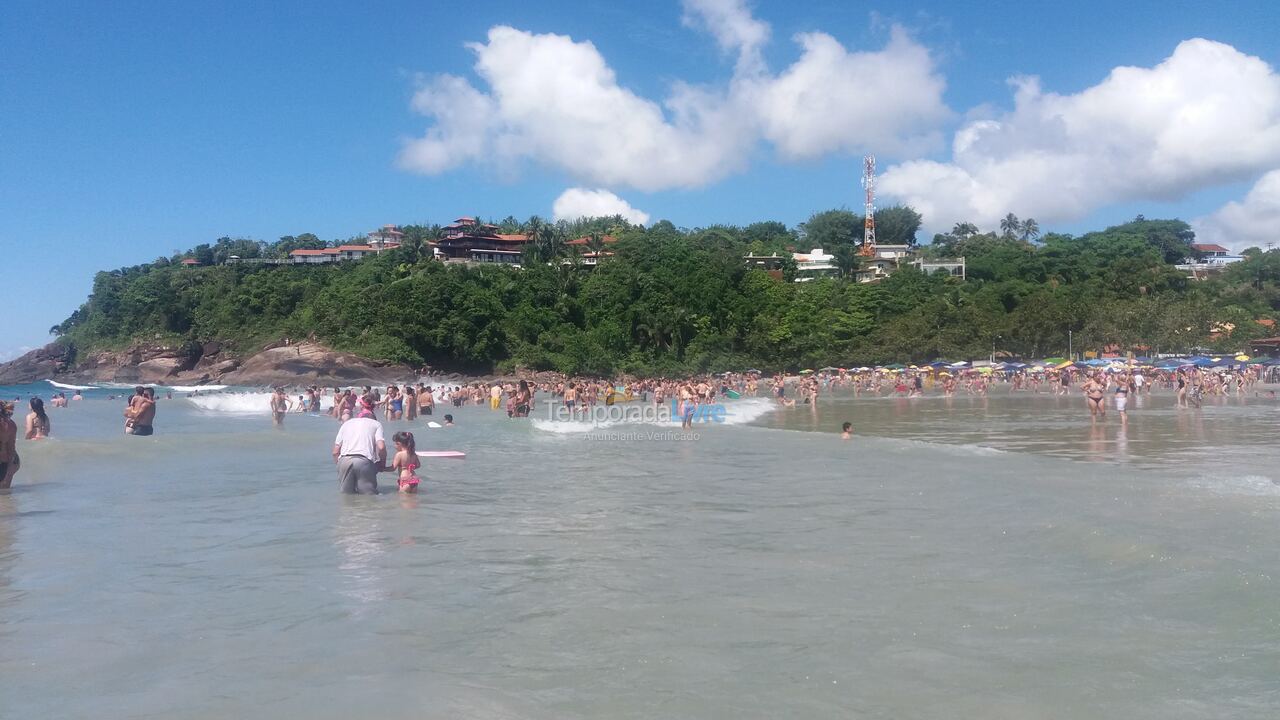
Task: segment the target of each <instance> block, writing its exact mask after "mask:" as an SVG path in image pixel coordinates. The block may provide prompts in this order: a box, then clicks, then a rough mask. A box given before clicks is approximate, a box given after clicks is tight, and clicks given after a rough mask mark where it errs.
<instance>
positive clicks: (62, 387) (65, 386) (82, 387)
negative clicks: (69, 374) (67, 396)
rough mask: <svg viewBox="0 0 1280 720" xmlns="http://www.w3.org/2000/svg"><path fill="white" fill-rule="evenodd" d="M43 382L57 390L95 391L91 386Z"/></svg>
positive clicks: (51, 381)
mask: <svg viewBox="0 0 1280 720" xmlns="http://www.w3.org/2000/svg"><path fill="white" fill-rule="evenodd" d="M45 382H47V383H49V384H50V385H52V386H54V387H56V388H58V389H59V390H96V389H97V388H96V387H94V386H93V385H68V384H66V383H60V382H55V381H53V380H45Z"/></svg>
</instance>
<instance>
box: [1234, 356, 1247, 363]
mask: <svg viewBox="0 0 1280 720" xmlns="http://www.w3.org/2000/svg"><path fill="white" fill-rule="evenodd" d="M1236 359H1237V360H1239V361H1240V362H1249V356H1248V355H1237V356H1236Z"/></svg>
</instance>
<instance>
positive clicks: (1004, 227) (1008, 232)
mask: <svg viewBox="0 0 1280 720" xmlns="http://www.w3.org/2000/svg"><path fill="white" fill-rule="evenodd" d="M1020 230H1022V223H1020V222H1018V216H1017V215H1014V214H1013V213H1009V214H1008V215H1005V216H1004V219H1003V220H1001V221H1000V232H1002V233H1004V237H1005V239H1006V240H1012V239H1013V238H1014V237H1016V236H1017V234H1018V232H1019V231H1020Z"/></svg>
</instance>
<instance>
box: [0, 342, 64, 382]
mask: <svg viewBox="0 0 1280 720" xmlns="http://www.w3.org/2000/svg"><path fill="white" fill-rule="evenodd" d="M66 356H67V351H66V348H64V347H62V346H61V345H59V344H57V343H49V344H48V345H45V346H44V347H42V348H40V349H38V350H32V351H31V352H29V353H27V354H26V355H23V356H22V357H20V358H18V359H17V360H12V361H10V362H7V363H3V364H0V385H20V384H22V383H31V382H36V381H38V380H47V379H50V378H53V377H54V376H56V375H60V374H62V373H64V372H66V370H67V365H66Z"/></svg>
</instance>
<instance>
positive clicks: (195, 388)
mask: <svg viewBox="0 0 1280 720" xmlns="http://www.w3.org/2000/svg"><path fill="white" fill-rule="evenodd" d="M160 387H164V388H169V389H170V390H172V391H174V392H213V391H214V390H226V389H227V388H229V387H231V386H230V385H161V386H160Z"/></svg>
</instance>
